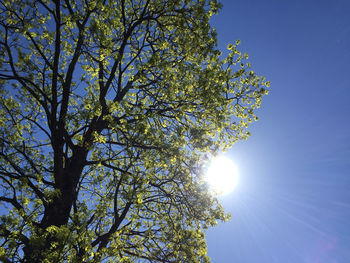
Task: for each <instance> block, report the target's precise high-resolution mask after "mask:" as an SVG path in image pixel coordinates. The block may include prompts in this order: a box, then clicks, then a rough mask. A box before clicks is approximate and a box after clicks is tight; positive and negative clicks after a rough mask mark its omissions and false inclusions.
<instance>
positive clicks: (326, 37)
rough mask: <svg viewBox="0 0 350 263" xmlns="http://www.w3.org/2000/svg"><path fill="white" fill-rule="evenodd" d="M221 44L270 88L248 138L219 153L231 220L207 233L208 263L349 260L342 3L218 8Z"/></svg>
mask: <svg viewBox="0 0 350 263" xmlns="http://www.w3.org/2000/svg"><path fill="white" fill-rule="evenodd" d="M222 3H223V5H224V7H223V9H222V10H221V12H220V13H219V15H218V16H216V17H215V18H214V19H213V20H212V24H213V25H214V26H215V27H216V29H217V32H218V38H219V47H220V49H221V50H224V49H225V47H226V45H227V44H228V43H230V42H234V41H235V40H236V39H238V38H239V39H241V41H242V44H241V45H240V48H241V51H243V52H248V54H249V56H250V61H251V62H252V67H253V69H254V70H255V71H256V72H258V73H259V74H262V75H265V76H266V77H267V79H268V80H270V81H271V92H270V94H269V95H268V96H267V97H265V100H264V101H263V105H262V108H261V109H260V110H259V112H258V116H259V118H260V120H259V122H257V123H255V124H253V126H252V127H251V131H252V136H251V137H250V138H249V139H248V141H245V142H239V143H237V144H236V145H235V146H234V147H233V148H232V149H231V150H230V151H229V152H228V153H227V154H226V155H227V156H229V157H230V158H231V159H232V160H234V162H235V163H236V164H237V166H238V170H239V172H240V184H239V185H238V187H237V189H236V191H235V192H233V193H231V194H230V195H226V196H224V197H222V198H221V199H222V202H223V204H224V207H225V208H226V210H227V211H228V212H231V214H232V220H231V221H230V222H228V223H223V224H220V225H219V226H218V227H216V228H213V229H210V230H209V231H208V232H207V241H208V253H209V256H210V257H211V258H212V261H213V262H214V263H230V262H233V263H260V262H262V263H273V262H276V263H299V262H301V263H348V262H350V123H349V120H350V118H349V115H350V103H349V99H350V16H349V14H350V2H349V1H347V0H333V1H331V0H329V1H316V0H313V1H308V0H305V1H300V0H298V1H259V0H235V1H229V0H224V1H222Z"/></svg>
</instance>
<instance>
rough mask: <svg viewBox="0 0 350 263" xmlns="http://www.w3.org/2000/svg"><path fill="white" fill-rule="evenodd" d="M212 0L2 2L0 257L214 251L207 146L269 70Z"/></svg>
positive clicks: (223, 139) (114, 257) (226, 136)
mask: <svg viewBox="0 0 350 263" xmlns="http://www.w3.org/2000/svg"><path fill="white" fill-rule="evenodd" d="M219 9H220V4H219V3H217V1H216V0H210V1H209V0H193V1H189V0H182V1H180V0H76V1H69V0H66V1H63V0H61V1H60V0H56V1H49V0H34V1H33V0H1V1H0V28H1V29H0V94H1V96H0V185H1V187H0V202H1V204H0V207H1V208H0V213H1V216H0V242H1V243H0V244H1V248H0V259H1V260H3V261H4V262H209V258H208V257H207V255H206V254H207V253H206V243H205V236H204V232H203V231H204V230H205V229H206V228H208V227H211V226H214V225H216V224H217V222H218V221H220V220H221V221H225V220H227V219H228V218H229V215H227V214H225V212H224V211H223V208H222V207H221V205H220V204H219V202H218V200H217V198H216V197H215V196H213V195H212V194H211V193H210V191H209V189H208V186H207V184H206V183H205V182H204V181H203V171H204V169H205V165H206V161H207V160H208V158H210V156H212V155H215V154H216V153H218V152H219V151H222V150H225V149H227V147H230V146H232V144H233V143H234V142H236V141H237V140H239V139H246V138H247V137H248V136H249V132H248V131H247V129H246V128H247V127H248V124H249V123H250V122H252V121H254V120H256V119H257V117H256V116H255V110H256V108H258V107H259V106H260V103H261V99H262V96H263V95H264V94H267V90H266V89H265V88H266V86H268V85H269V83H268V82H267V81H266V80H265V78H264V77H261V76H257V75H256V74H255V73H254V72H253V71H252V70H251V68H250V64H249V62H248V60H247V59H248V55H247V54H242V53H241V52H240V51H239V50H238V49H237V45H238V44H239V41H236V42H235V43H234V44H230V45H228V46H227V49H228V50H227V51H225V54H226V55H225V56H223V55H222V53H221V52H220V51H219V50H218V49H217V38H216V32H215V29H214V28H213V27H212V26H211V25H210V23H209V19H210V17H211V16H212V15H213V14H216V13H217V12H218V10H219Z"/></svg>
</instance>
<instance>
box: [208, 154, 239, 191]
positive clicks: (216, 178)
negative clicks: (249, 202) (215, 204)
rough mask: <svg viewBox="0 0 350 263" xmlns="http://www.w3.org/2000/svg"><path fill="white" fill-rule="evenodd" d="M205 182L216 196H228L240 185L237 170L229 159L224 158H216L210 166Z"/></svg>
mask: <svg viewBox="0 0 350 263" xmlns="http://www.w3.org/2000/svg"><path fill="white" fill-rule="evenodd" d="M205 181H206V182H207V183H208V184H209V186H210V188H211V189H212V190H213V191H214V192H215V193H216V194H219V195H225V194H228V193H230V192H232V191H233V190H234V189H235V188H236V186H237V184H238V172H237V168H236V166H235V164H234V163H233V162H232V161H231V160H230V159H229V158H227V157H224V156H219V157H215V158H213V159H212V160H211V162H210V164H209V167H208V170H207V173H206V175H205Z"/></svg>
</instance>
